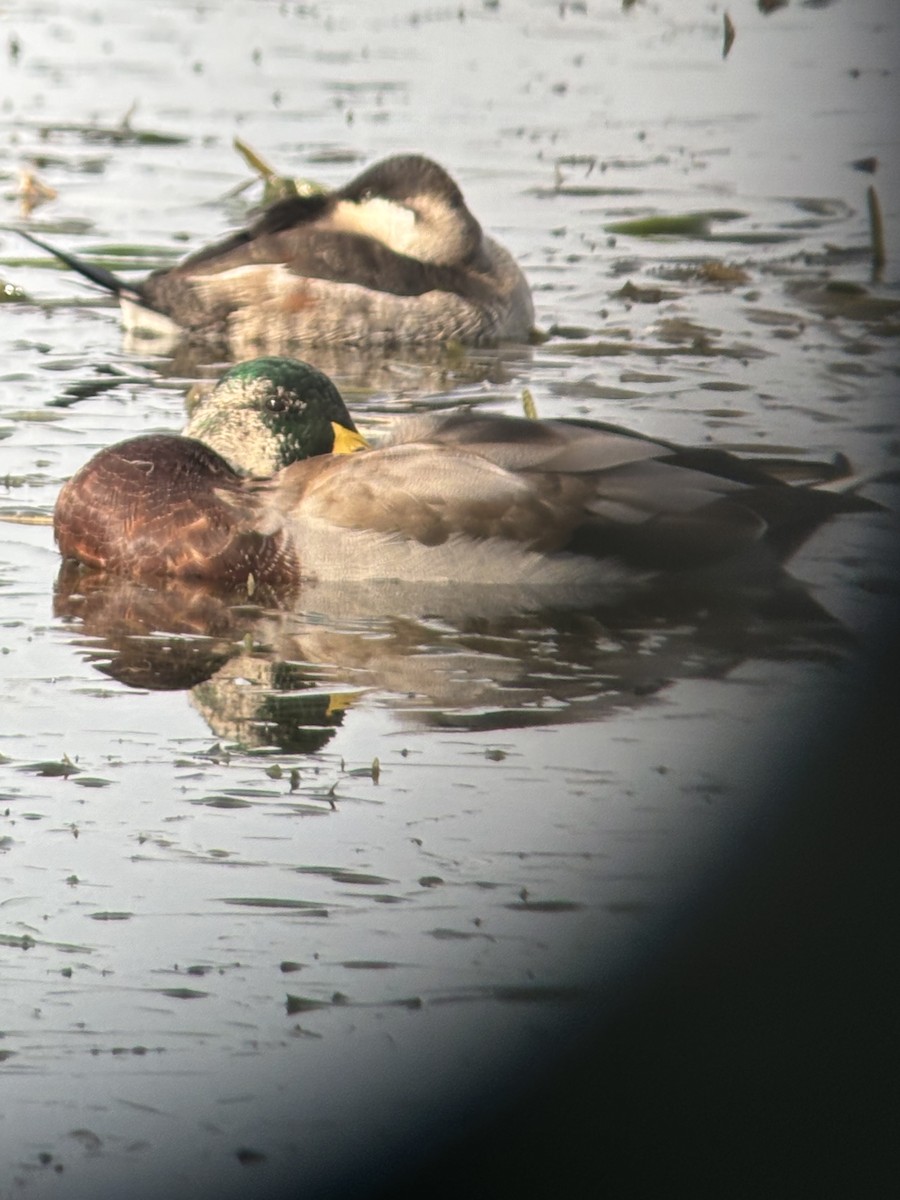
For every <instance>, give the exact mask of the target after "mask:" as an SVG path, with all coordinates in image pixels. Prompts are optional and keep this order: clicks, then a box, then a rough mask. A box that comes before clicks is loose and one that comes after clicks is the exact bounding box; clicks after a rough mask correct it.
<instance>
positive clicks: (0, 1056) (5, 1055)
mask: <svg viewBox="0 0 900 1200" xmlns="http://www.w3.org/2000/svg"><path fill="white" fill-rule="evenodd" d="M15 1054H16V1052H15V1050H0V1063H5V1062H8V1061H9V1059H11V1058H14V1057H15Z"/></svg>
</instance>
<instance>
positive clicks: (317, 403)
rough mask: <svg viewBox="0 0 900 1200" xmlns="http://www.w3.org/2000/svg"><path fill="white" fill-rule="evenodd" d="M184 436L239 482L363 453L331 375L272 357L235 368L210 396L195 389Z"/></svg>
mask: <svg viewBox="0 0 900 1200" xmlns="http://www.w3.org/2000/svg"><path fill="white" fill-rule="evenodd" d="M182 433H183V434H184V436H185V437H190V438H196V439H197V440H198V441H201V442H205V443H206V445H207V446H211V447H212V448H213V449H214V450H215V451H217V452H218V453H219V454H221V455H222V457H223V458H224V459H226V460H227V462H228V464H229V465H230V466H231V467H233V468H234V469H235V470H236V471H238V472H239V473H240V474H242V475H256V476H268V475H274V474H275V472H276V471H278V470H280V469H281V468H282V467H286V466H288V465H289V464H290V463H292V462H297V461H298V460H299V459H304V458H314V457H315V456H316V455H318V454H351V453H353V452H354V451H356V450H361V449H365V448H366V447H367V443H366V441H365V439H364V438H363V437H362V435H361V434H360V433H359V431H358V430H357V428H356V426H355V424H354V423H353V418H352V417H351V416H350V413H349V412H348V411H347V406H346V405H345V404H344V399H343V397H342V396H341V393H340V392H339V391H338V390H337V388H336V387H335V386H334V384H333V383H332V381H331V380H330V379H329V378H328V376H327V375H326V374H325V373H324V372H323V371H319V370H317V369H316V368H315V367H313V366H311V365H310V364H309V363H306V362H302V361H301V360H300V359H298V358H282V357H277V356H269V357H263V358H253V359H250V360H249V361H247V362H241V363H237V364H236V365H235V366H233V367H231V368H230V370H228V371H226V372H225V374H224V375H223V376H222V377H221V378H220V379H219V380H218V382H217V383H216V385H215V386H214V387H213V388H212V389H210V390H206V391H203V390H200V391H199V392H198V393H197V394H196V395H195V397H194V399H193V401H192V404H191V408H190V415H189V420H188V423H187V425H185V427H184V429H183V430H182Z"/></svg>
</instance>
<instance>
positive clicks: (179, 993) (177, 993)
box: [159, 987, 209, 1000]
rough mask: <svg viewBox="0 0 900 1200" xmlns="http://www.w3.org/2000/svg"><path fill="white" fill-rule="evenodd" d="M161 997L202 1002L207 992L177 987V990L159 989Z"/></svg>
mask: <svg viewBox="0 0 900 1200" xmlns="http://www.w3.org/2000/svg"><path fill="white" fill-rule="evenodd" d="M159 994H160V995H161V996H168V997H169V999H170V1000H204V999H206V997H207V996H208V995H209V992H198V991H195V990H194V988H186V987H177V988H160V989H159Z"/></svg>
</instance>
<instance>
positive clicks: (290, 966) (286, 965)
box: [278, 960, 306, 975]
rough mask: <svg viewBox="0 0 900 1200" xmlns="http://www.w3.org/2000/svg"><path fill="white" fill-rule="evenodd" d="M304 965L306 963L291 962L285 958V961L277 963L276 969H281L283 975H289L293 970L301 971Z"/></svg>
mask: <svg viewBox="0 0 900 1200" xmlns="http://www.w3.org/2000/svg"><path fill="white" fill-rule="evenodd" d="M305 966H306V963H300V962H291V961H290V960H286V961H285V962H283V963H279V964H278V970H279V971H281V973H282V974H283V975H290V974H292V973H293V972H294V971H302V970H303V968H304V967H305Z"/></svg>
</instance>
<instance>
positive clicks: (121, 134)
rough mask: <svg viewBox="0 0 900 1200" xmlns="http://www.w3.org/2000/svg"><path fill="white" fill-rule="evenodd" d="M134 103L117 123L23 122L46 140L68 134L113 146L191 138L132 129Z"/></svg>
mask: <svg viewBox="0 0 900 1200" xmlns="http://www.w3.org/2000/svg"><path fill="white" fill-rule="evenodd" d="M136 109H137V105H136V104H132V106H131V107H130V108H129V110H128V111H127V112H126V113H125V115H124V117H123V118H122V120H121V121H120V122H119V124H118V125H97V124H93V123H91V124H88V123H83V122H79V121H51V122H47V121H32V122H26V123H25V124H28V125H29V126H30V127H31V128H33V129H37V130H38V133H39V136H40V137H41V138H42V139H44V140H45V141H47V140H49V139H51V138H53V137H55V136H58V135H59V134H71V135H73V136H75V137H77V138H80V139H81V140H82V141H85V142H106V143H109V144H111V145H114V146H122V145H126V146H127V145H132V146H182V145H184V144H185V143H186V142H188V141H190V139H189V138H188V137H186V136H185V135H184V134H180V133H164V132H162V131H160V130H157V129H135V128H134V126H133V125H132V124H131V118H132V117H133V116H134V113H135V110H136Z"/></svg>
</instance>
